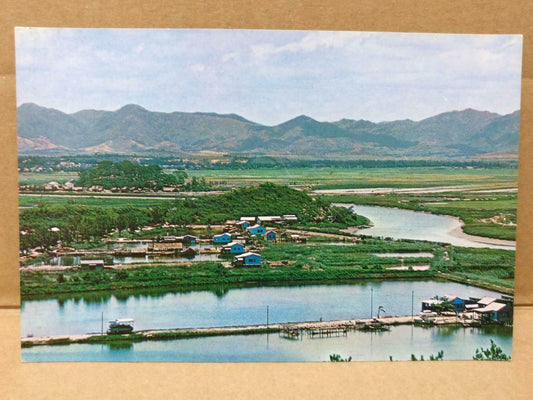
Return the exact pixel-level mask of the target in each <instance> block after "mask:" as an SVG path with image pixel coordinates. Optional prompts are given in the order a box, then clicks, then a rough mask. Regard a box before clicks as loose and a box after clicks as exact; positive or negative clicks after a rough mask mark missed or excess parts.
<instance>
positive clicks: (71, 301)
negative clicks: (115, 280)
mask: <svg viewBox="0 0 533 400" xmlns="http://www.w3.org/2000/svg"><path fill="white" fill-rule="evenodd" d="M412 292H414V299H415V303H414V309H415V312H418V311H419V310H420V301H421V300H422V299H428V298H432V297H434V296H436V295H439V296H443V295H446V294H450V295H456V296H460V297H466V298H468V297H470V296H475V297H483V296H486V295H487V296H492V297H499V294H498V293H496V292H492V291H489V290H484V289H479V288H474V287H470V286H466V285H462V284H459V283H454V282H437V281H396V282H395V281H383V282H380V281H363V282H357V283H349V284H348V283H346V284H332V285H308V286H270V287H238V288H235V287H226V286H212V287H209V288H206V289H204V290H200V291H191V290H189V291H177V290H176V291H173V292H168V291H165V290H141V291H131V292H128V291H120V292H117V293H113V294H109V293H88V294H84V295H83V296H62V297H61V298H60V299H43V300H26V301H23V302H22V306H21V328H22V332H21V335H22V336H23V337H25V336H26V335H28V334H33V335H34V336H46V335H63V334H84V333H87V332H95V331H99V330H100V324H101V314H102V312H103V313H104V318H105V320H106V321H107V320H112V319H115V318H133V319H135V328H136V329H138V330H143V329H164V328H186V327H211V326H228V325H248V324H262V323H265V319H266V315H265V310H266V307H267V306H269V307H270V322H272V323H277V322H288V321H318V320H319V319H320V318H323V319H324V320H334V319H350V318H368V317H370V306H371V302H372V304H373V306H374V310H373V311H374V315H375V314H376V313H377V308H378V307H379V306H382V307H383V308H384V309H385V310H387V315H410V314H411V306H412V303H411V294H412ZM371 293H373V298H372V299H371Z"/></svg>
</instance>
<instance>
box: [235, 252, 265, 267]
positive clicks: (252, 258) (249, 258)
mask: <svg viewBox="0 0 533 400" xmlns="http://www.w3.org/2000/svg"><path fill="white" fill-rule="evenodd" d="M233 263H234V264H235V265H244V266H247V265H251V266H258V265H261V255H259V254H257V253H252V252H248V253H243V254H240V255H238V256H235V259H234V261H233Z"/></svg>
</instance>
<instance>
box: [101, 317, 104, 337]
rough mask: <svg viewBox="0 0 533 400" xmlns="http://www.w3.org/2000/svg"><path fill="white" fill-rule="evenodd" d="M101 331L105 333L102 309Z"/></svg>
mask: <svg viewBox="0 0 533 400" xmlns="http://www.w3.org/2000/svg"><path fill="white" fill-rule="evenodd" d="M101 333H102V335H103V334H104V312H103V311H102V326H101Z"/></svg>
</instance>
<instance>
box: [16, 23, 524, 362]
mask: <svg viewBox="0 0 533 400" xmlns="http://www.w3.org/2000/svg"><path fill="white" fill-rule="evenodd" d="M15 37H16V79H17V106H18V108H17V130H18V152H19V154H18V170H19V211H20V217H19V225H20V227H19V228H20V229H19V230H20V287H21V296H22V297H21V354H22V359H23V361H28V362H56V361H83V362H87V361H113V362H132V361H135V362H161V361H165V362H265V361H267V362H296V361H298V362H299V361H308V362H320V361H324V362H348V361H351V362H356V361H420V360H472V359H477V360H510V359H511V358H512V331H513V306H514V297H513V294H514V269H515V249H516V201H517V191H518V185H517V181H518V139H519V130H520V84H521V68H522V36H521V35H475V34H431V33H424V34H422V33H392V32H342V31H335V32H333V31H273V30H229V29H227V30H223V29H77V28H26V27H20V28H16V31H15Z"/></svg>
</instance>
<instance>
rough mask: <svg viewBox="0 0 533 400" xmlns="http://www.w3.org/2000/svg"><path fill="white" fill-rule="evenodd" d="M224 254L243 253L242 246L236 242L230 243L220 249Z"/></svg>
mask: <svg viewBox="0 0 533 400" xmlns="http://www.w3.org/2000/svg"><path fill="white" fill-rule="evenodd" d="M222 251H223V252H224V253H232V254H241V253H244V246H243V245H242V244H241V243H238V242H231V243H228V244H226V245H224V246H223V247H222Z"/></svg>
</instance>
